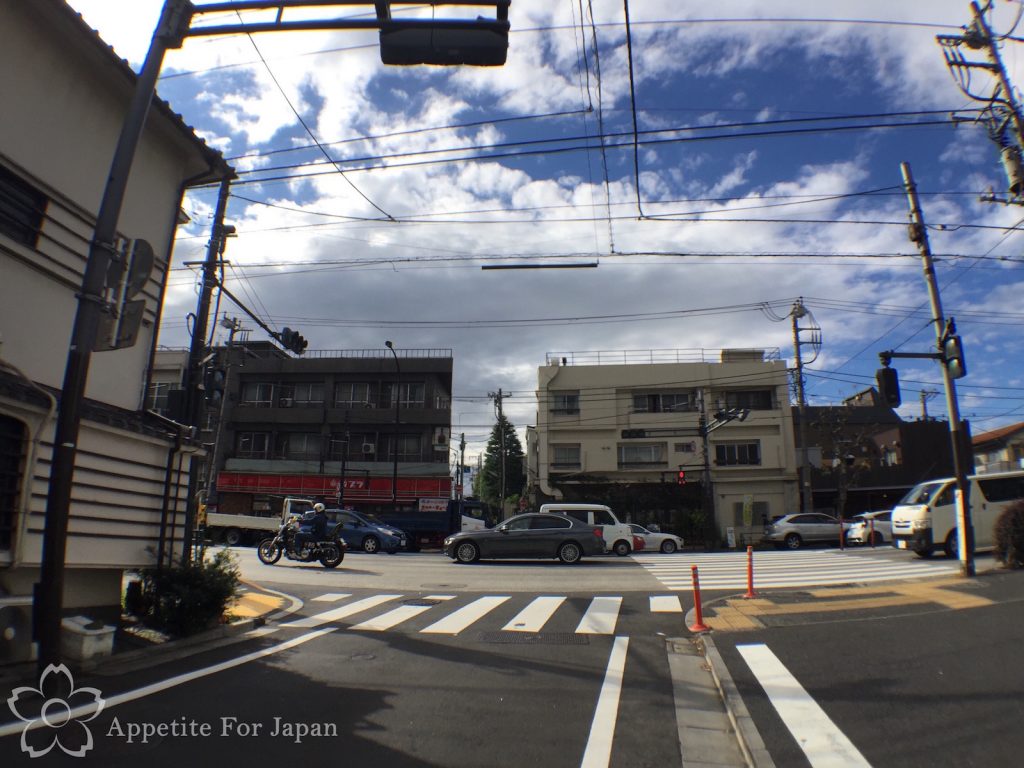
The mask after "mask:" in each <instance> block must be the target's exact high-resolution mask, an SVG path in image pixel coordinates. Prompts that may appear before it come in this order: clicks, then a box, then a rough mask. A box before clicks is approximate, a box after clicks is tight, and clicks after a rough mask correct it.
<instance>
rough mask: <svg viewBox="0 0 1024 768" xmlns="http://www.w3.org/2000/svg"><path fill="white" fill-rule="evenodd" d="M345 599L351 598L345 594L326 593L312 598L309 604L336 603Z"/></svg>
mask: <svg viewBox="0 0 1024 768" xmlns="http://www.w3.org/2000/svg"><path fill="white" fill-rule="evenodd" d="M346 597H352V595H350V594H348V593H347V592H328V593H327V594H325V595H320V597H314V598H313V599H312V601H311V602H314V603H336V602H338V601H339V600H344V599H345V598H346Z"/></svg>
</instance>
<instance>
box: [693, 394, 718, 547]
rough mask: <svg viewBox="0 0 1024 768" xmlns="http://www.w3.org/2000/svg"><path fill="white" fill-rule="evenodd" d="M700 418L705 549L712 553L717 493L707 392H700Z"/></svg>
mask: <svg viewBox="0 0 1024 768" xmlns="http://www.w3.org/2000/svg"><path fill="white" fill-rule="evenodd" d="M699 395H700V400H699V401H698V403H699V405H700V416H699V418H698V422H697V429H698V430H699V432H700V439H701V451H702V453H703V454H704V466H703V473H702V476H701V492H702V495H703V497H704V504H703V506H704V548H705V549H707V550H708V551H710V550H711V549H712V548H713V547H714V542H713V541H712V540H711V537H712V536H713V535H714V534H715V530H716V524H715V492H714V489H713V488H712V487H711V441H710V439H709V438H708V436H709V435H710V434H711V430H710V429H709V428H708V412H707V403H706V402H705V400H706V398H707V390H704V389H701V390H699Z"/></svg>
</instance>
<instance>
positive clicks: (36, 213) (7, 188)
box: [0, 166, 49, 248]
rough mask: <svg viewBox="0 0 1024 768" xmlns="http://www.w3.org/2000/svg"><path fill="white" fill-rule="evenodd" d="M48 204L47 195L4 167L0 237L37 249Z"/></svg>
mask: <svg viewBox="0 0 1024 768" xmlns="http://www.w3.org/2000/svg"><path fill="white" fill-rule="evenodd" d="M48 202H49V199H48V198H47V197H46V195H44V194H43V193H42V192H40V191H39V190H38V189H36V188H35V187H33V186H32V185H31V184H29V183H28V182H27V181H25V180H24V179H22V178H20V177H19V176H15V175H14V174H13V173H11V172H10V171H9V170H7V169H6V168H4V167H3V166H0V233H2V234H5V235H7V237H9V238H11V239H12V240H14V241H16V242H19V243H21V244H22V245H27V246H28V247H29V248H35V247H36V243H38V242H39V232H40V230H41V229H42V227H43V219H44V218H45V217H46V205H47V203H48Z"/></svg>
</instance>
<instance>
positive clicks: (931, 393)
mask: <svg viewBox="0 0 1024 768" xmlns="http://www.w3.org/2000/svg"><path fill="white" fill-rule="evenodd" d="M937 394H939V393H938V391H936V390H934V389H922V390H921V421H928V401H929V400H931V399H932V398H933V397H935V396H936V395H937Z"/></svg>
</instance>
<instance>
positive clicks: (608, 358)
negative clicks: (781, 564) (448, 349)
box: [527, 349, 798, 540]
mask: <svg viewBox="0 0 1024 768" xmlns="http://www.w3.org/2000/svg"><path fill="white" fill-rule="evenodd" d="M537 398H538V408H537V424H536V426H535V427H531V428H530V429H528V430H527V462H528V478H529V483H530V486H531V495H532V497H533V498H532V499H531V501H532V502H533V503H534V504H539V503H542V502H543V501H545V500H548V499H554V500H565V501H603V502H605V503H609V504H610V505H611V506H612V507H613V508H614V509H616V510H617V511H619V512H620V513H622V516H624V517H626V518H627V519H632V520H633V521H635V522H642V523H657V524H658V525H660V526H661V527H662V528H663V529H670V530H672V529H674V530H676V531H678V532H680V533H681V534H682V535H683V536H684V538H686V537H689V538H691V539H694V538H696V537H701V536H702V535H703V531H701V530H700V528H701V526H700V524H699V523H700V522H701V521H700V512H701V510H702V508H703V507H705V506H706V503H707V500H706V499H705V497H704V491H705V488H704V486H703V482H702V481H703V478H704V476H705V470H707V471H708V474H709V475H710V479H711V488H712V489H713V495H714V510H715V527H716V528H717V531H718V535H719V536H720V537H721V538H722V539H723V540H724V539H725V536H726V531H727V529H728V528H730V527H731V528H733V529H734V531H735V532H736V533H737V534H738V535H743V534H745V535H746V536H748V537H753V536H755V534H756V532H757V531H760V530H761V529H762V524H763V523H762V521H763V519H764V518H766V517H767V518H770V517H771V516H773V515H782V514H785V513H786V512H789V511H792V510H794V509H796V508H797V507H798V504H797V502H796V493H797V486H796V459H795V452H794V445H793V429H792V415H791V411H790V405H789V394H788V376H787V371H786V366H785V362H784V361H782V360H780V359H778V351H777V350H774V351H770V352H766V351H765V350H760V349H756V350H750V349H726V350H721V351H720V352H709V351H707V350H654V351H643V352H601V353H597V352H584V353H569V354H564V355H563V354H552V355H548V359H547V364H546V365H544V366H543V367H541V368H540V369H539V372H538V385H537ZM702 417H703V420H702ZM702 424H703V425H705V429H703V431H702ZM705 437H706V438H707V447H708V451H707V454H705V450H704V444H705ZM705 457H706V459H707V462H706V463H705ZM680 472H683V473H685V476H684V477H683V478H681V477H680ZM681 480H684V481H685V482H684V483H683V484H681V483H680V481H681ZM695 520H696V521H697V522H695Z"/></svg>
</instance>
